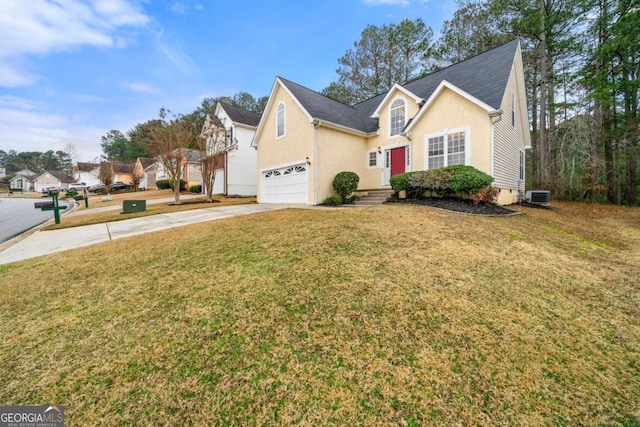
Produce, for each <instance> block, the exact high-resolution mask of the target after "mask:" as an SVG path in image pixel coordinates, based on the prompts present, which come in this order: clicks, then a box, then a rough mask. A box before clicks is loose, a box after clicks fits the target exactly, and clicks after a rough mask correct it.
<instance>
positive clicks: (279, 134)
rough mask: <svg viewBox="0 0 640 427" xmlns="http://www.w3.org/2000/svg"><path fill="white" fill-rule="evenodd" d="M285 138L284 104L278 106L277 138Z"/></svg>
mask: <svg viewBox="0 0 640 427" xmlns="http://www.w3.org/2000/svg"><path fill="white" fill-rule="evenodd" d="M283 136H284V102H281V103H280V104H278V112H277V114H276V138H282V137H283Z"/></svg>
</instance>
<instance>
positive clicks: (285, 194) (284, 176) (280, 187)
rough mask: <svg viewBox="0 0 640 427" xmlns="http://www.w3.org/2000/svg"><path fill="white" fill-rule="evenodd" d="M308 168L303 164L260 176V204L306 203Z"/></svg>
mask: <svg viewBox="0 0 640 427" xmlns="http://www.w3.org/2000/svg"><path fill="white" fill-rule="evenodd" d="M307 169H308V166H307V165H306V164H305V163H303V164H300V165H295V166H288V167H286V168H279V169H272V170H268V171H264V172H262V174H261V177H260V179H261V183H260V202H261V203H307V188H308V180H309V178H308V171H307Z"/></svg>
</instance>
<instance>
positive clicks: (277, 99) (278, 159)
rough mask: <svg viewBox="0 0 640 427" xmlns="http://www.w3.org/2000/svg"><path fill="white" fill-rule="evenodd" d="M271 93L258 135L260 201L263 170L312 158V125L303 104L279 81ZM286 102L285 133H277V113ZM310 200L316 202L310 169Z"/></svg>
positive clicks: (310, 202) (309, 201)
mask: <svg viewBox="0 0 640 427" xmlns="http://www.w3.org/2000/svg"><path fill="white" fill-rule="evenodd" d="M272 92H273V93H272V94H271V97H270V99H271V105H270V106H269V108H268V110H267V111H265V113H264V115H263V117H262V119H261V122H260V127H261V129H260V134H259V135H258V137H257V139H256V144H257V147H258V153H257V154H258V168H257V174H258V175H257V180H256V182H257V184H258V188H257V196H258V202H260V181H261V180H260V172H261V171H264V170H267V169H273V168H277V167H282V166H285V165H292V164H296V163H301V162H302V163H304V161H305V159H306V158H307V157H309V158H310V160H311V161H312V162H313V161H314V160H313V133H314V128H313V125H312V124H311V123H310V122H309V117H307V115H306V114H305V113H304V111H303V110H302V109H301V108H300V106H299V105H298V104H297V103H296V102H295V101H294V100H293V99H292V98H291V96H289V94H288V93H287V91H285V90H284V89H283V88H282V87H281V86H280V84H276V86H275V87H274V90H273V91H272ZM281 102H282V103H284V105H285V133H284V136H283V137H280V138H277V137H276V114H277V109H278V105H279V104H280V103H281ZM308 176H309V183H308V191H307V195H308V196H307V203H308V204H313V173H309V175H308Z"/></svg>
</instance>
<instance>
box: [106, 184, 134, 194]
mask: <svg viewBox="0 0 640 427" xmlns="http://www.w3.org/2000/svg"><path fill="white" fill-rule="evenodd" d="M122 190H133V185H130V184H125V183H124V182H116V183H114V184H111V191H112V192H113V191H122Z"/></svg>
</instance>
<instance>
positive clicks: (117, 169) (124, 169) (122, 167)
mask: <svg viewBox="0 0 640 427" xmlns="http://www.w3.org/2000/svg"><path fill="white" fill-rule="evenodd" d="M111 165H112V166H113V172H114V173H122V174H125V173H133V163H120V162H112V163H111Z"/></svg>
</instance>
